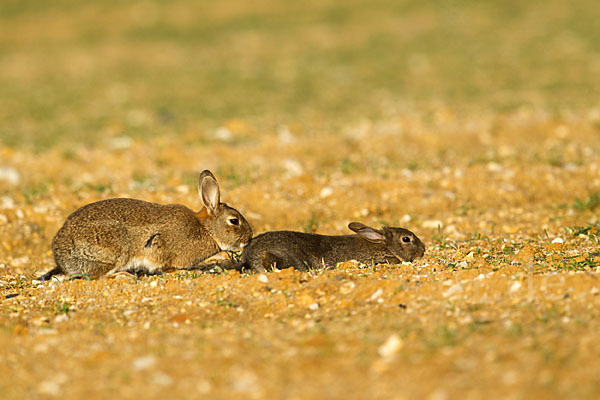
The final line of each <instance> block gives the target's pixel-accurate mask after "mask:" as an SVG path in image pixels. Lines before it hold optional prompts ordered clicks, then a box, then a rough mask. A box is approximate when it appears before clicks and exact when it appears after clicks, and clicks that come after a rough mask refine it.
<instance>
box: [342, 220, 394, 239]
mask: <svg viewBox="0 0 600 400" xmlns="http://www.w3.org/2000/svg"><path fill="white" fill-rule="evenodd" d="M348 228H350V230H352V231H354V232H356V233H358V235H359V236H360V237H361V238H363V239H365V240H368V241H369V242H371V243H385V236H383V235H382V234H381V233H379V232H377V231H376V230H375V229H373V228H371V227H369V226H367V225H365V224H361V223H360V222H351V223H350V224H348Z"/></svg>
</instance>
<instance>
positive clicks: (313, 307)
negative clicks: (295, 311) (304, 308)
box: [308, 303, 319, 311]
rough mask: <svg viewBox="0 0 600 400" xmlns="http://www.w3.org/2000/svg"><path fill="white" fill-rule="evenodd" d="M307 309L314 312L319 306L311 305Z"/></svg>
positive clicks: (316, 304)
mask: <svg viewBox="0 0 600 400" xmlns="http://www.w3.org/2000/svg"><path fill="white" fill-rule="evenodd" d="M308 309H309V310H312V311H316V310H318V309H319V304H318V303H312V304H311V305H309V306H308Z"/></svg>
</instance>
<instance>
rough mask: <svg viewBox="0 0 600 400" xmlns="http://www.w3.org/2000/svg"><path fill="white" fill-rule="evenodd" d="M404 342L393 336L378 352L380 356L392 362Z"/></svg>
mask: <svg viewBox="0 0 600 400" xmlns="http://www.w3.org/2000/svg"><path fill="white" fill-rule="evenodd" d="M403 345H404V342H403V341H402V339H401V338H400V337H399V336H398V335H397V334H395V333H394V334H392V335H390V337H388V338H387V340H386V341H385V342H384V343H383V344H382V345H381V346H379V348H378V349H377V352H378V353H379V355H380V356H381V357H383V358H385V359H387V360H390V359H391V358H392V357H393V356H394V355H395V354H396V353H397V352H398V351H399V350H400V349H402V346H403Z"/></svg>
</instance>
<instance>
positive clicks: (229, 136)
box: [214, 126, 233, 142]
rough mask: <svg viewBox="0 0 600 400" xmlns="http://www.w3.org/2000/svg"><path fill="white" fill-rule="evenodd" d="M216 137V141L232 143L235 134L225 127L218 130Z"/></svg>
mask: <svg viewBox="0 0 600 400" xmlns="http://www.w3.org/2000/svg"><path fill="white" fill-rule="evenodd" d="M214 135H215V139H218V140H221V141H223V142H231V141H232V140H233V133H232V132H231V131H230V130H229V129H227V128H226V127H224V126H222V127H220V128H218V129H217V130H216V131H215V133H214Z"/></svg>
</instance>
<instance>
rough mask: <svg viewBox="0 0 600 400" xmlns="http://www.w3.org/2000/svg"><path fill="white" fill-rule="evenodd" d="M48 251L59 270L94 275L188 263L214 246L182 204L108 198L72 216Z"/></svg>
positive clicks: (213, 252)
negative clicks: (50, 251) (51, 251)
mask: <svg viewBox="0 0 600 400" xmlns="http://www.w3.org/2000/svg"><path fill="white" fill-rule="evenodd" d="M52 250H53V253H54V258H55V261H56V264H57V266H59V267H61V268H62V270H63V272H64V273H68V274H70V275H75V274H82V275H86V276H90V277H92V278H95V277H98V276H101V275H103V274H106V273H109V272H117V271H124V270H134V271H135V270H144V271H145V272H150V273H152V272H157V271H164V270H169V269H173V268H186V267H190V266H192V265H194V264H198V263H200V262H201V261H202V260H204V259H205V258H207V257H210V256H211V255H213V254H215V253H216V252H217V251H218V246H217V245H216V243H214V241H213V240H212V239H211V238H210V235H209V233H208V232H207V231H206V229H205V228H204V226H203V225H202V223H201V221H200V220H199V219H198V218H197V217H196V214H195V213H194V212H193V211H192V210H190V209H188V208H187V207H185V206H182V205H177V204H170V205H161V204H156V203H150V202H146V201H142V200H136V199H109V200H103V201H99V202H96V203H91V204H88V205H86V206H84V207H82V208H80V209H78V210H76V211H75V212H74V213H73V214H71V215H70V216H69V217H68V218H67V220H66V221H65V224H64V225H63V227H62V228H61V229H60V230H59V231H58V232H57V234H56V235H55V237H54V239H53V242H52Z"/></svg>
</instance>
